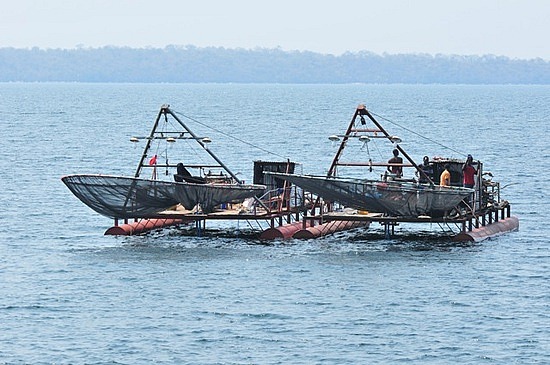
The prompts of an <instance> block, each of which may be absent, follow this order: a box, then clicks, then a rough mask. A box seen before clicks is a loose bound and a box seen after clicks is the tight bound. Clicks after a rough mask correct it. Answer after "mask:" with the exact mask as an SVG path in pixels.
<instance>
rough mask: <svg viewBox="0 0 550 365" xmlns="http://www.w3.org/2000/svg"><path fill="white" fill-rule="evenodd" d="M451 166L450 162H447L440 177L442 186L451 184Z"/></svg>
mask: <svg viewBox="0 0 550 365" xmlns="http://www.w3.org/2000/svg"><path fill="white" fill-rule="evenodd" d="M449 168H450V166H449V164H445V171H443V172H442V173H441V176H440V177H439V185H440V186H451V173H450V172H449Z"/></svg>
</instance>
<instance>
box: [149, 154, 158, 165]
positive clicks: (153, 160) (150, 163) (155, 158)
mask: <svg viewBox="0 0 550 365" xmlns="http://www.w3.org/2000/svg"><path fill="white" fill-rule="evenodd" d="M156 164H157V155H154V156H153V157H151V159H150V160H149V165H156Z"/></svg>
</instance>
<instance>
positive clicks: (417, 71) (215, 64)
mask: <svg viewBox="0 0 550 365" xmlns="http://www.w3.org/2000/svg"><path fill="white" fill-rule="evenodd" d="M15 81H23V82H37V81H38V82H48V81H65V82H173V83H184V82H189V83H206V82H215V83H229V82H231V83H411V84H432V83H440V84H550V61H545V60H543V59H540V58H537V59H530V60H518V59H510V58H508V57H502V56H493V55H484V56H459V55H429V54H382V55H379V54H375V53H372V52H367V51H362V52H347V53H344V54H342V55H339V56H335V55H327V54H320V53H315V52H309V51H283V50H281V49H279V48H275V49H265V48H257V49H241V48H236V49H228V48H223V47H204V48H200V47H195V46H167V47H164V48H129V47H112V46H107V47H100V48H82V47H81V48H75V49H40V48H36V47H35V48H31V49H20V48H0V82H15Z"/></svg>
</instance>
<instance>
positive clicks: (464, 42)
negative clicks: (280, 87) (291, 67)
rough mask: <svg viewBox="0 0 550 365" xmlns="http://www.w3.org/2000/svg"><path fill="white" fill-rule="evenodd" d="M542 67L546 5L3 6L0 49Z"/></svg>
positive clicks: (28, 1)
mask: <svg viewBox="0 0 550 365" xmlns="http://www.w3.org/2000/svg"><path fill="white" fill-rule="evenodd" d="M170 44H173V45H195V46H198V47H206V46H216V47H218V46H222V47H226V48H238V47H240V48H255V47H262V48H275V47H281V48H282V49H283V50H287V51H288V50H309V51H314V52H320V53H331V54H341V53H343V52H345V51H353V52H355V51H360V50H367V51H371V52H375V53H379V54H380V53H384V52H387V53H430V54H437V53H443V54H460V55H472V54H477V55H482V54H495V55H503V56H508V57H511V58H524V59H525V58H535V57H541V58H544V59H546V60H550V0H410V1H407V0H376V1H372V0H331V1H327V0H317V1H299V0H277V1H261V0H219V1H217V0H192V1H188V0H151V1H148V0H134V1H131V0H3V1H2V6H1V10H0V47H16V48H30V47H34V46H37V47H40V48H75V47H76V46H84V47H101V46H107V45H112V46H130V47H148V46H151V47H164V46H166V45H170Z"/></svg>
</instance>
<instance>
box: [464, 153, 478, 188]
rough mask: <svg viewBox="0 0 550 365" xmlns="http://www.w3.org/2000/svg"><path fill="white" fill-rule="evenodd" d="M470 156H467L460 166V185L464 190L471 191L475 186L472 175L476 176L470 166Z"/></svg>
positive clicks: (471, 160) (474, 170)
mask: <svg viewBox="0 0 550 365" xmlns="http://www.w3.org/2000/svg"><path fill="white" fill-rule="evenodd" d="M473 160H474V159H473V157H472V155H468V158H466V163H465V164H464V165H463V166H462V185H463V186H464V187H465V188H470V189H472V188H473V187H474V185H475V179H474V175H477V170H476V169H475V168H474V167H473V166H472V162H473Z"/></svg>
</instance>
